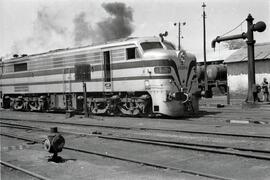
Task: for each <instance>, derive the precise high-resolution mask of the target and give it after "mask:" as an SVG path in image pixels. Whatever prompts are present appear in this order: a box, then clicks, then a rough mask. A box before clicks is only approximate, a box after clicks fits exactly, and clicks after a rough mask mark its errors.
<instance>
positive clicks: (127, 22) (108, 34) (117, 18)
mask: <svg viewBox="0 0 270 180" xmlns="http://www.w3.org/2000/svg"><path fill="white" fill-rule="evenodd" d="M102 7H103V8H104V10H105V11H106V12H107V13H108V14H109V15H110V17H108V18H106V19H104V20H102V21H100V22H97V23H96V26H95V28H93V27H92V26H91V24H90V23H89V22H87V21H86V13H84V12H82V13H80V14H79V15H77V16H76V17H75V18H74V20H73V22H74V42H75V45H85V44H89V43H100V42H106V41H110V40H115V39H119V38H125V37H128V36H129V35H131V33H132V32H133V30H134V27H133V24H132V22H133V10H132V8H131V7H127V6H126V5H125V4H124V3H119V2H115V3H103V4H102Z"/></svg>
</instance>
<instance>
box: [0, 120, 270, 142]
mask: <svg viewBox="0 0 270 180" xmlns="http://www.w3.org/2000/svg"><path fill="white" fill-rule="evenodd" d="M0 120H2V121H3V120H5V121H7V120H8V121H21V122H29V123H45V124H58V125H71V126H81V127H97V128H106V129H121V130H145V131H160V132H175V133H188V134H202V135H217V136H229V137H244V138H258V139H270V136H267V135H255V134H240V133H234V134H233V133H224V132H209V131H197V130H196V131H195V130H179V129H165V128H147V127H130V126H114V125H102V124H93V123H92V124H86V123H73V122H64V121H44V120H27V119H14V118H0ZM2 121H1V122H2Z"/></svg>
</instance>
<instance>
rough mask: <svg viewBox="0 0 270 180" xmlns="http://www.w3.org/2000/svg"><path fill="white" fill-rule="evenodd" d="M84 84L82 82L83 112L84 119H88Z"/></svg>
mask: <svg viewBox="0 0 270 180" xmlns="http://www.w3.org/2000/svg"><path fill="white" fill-rule="evenodd" d="M86 92H87V90H86V82H84V81H83V110H84V117H89V115H88V108H87V95H86Z"/></svg>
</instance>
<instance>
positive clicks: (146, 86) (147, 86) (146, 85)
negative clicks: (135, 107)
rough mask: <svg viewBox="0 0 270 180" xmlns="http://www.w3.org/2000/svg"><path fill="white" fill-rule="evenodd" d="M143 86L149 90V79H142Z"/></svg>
mask: <svg viewBox="0 0 270 180" xmlns="http://www.w3.org/2000/svg"><path fill="white" fill-rule="evenodd" d="M144 86H145V90H150V89H151V86H150V82H149V80H145V81H144Z"/></svg>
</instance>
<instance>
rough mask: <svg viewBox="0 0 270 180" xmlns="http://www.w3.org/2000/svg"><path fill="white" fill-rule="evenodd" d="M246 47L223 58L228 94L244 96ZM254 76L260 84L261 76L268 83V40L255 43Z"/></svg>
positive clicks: (269, 54)
mask: <svg viewBox="0 0 270 180" xmlns="http://www.w3.org/2000/svg"><path fill="white" fill-rule="evenodd" d="M247 56H248V55H247V47H246V46H245V47H242V48H241V49H239V50H237V51H236V52H234V53H233V54H232V55H230V56H229V57H227V58H226V59H225V60H224V63H225V64H226V65H227V83H228V86H229V88H230V94H232V95H239V97H240V96H241V95H244V96H246V95H247V91H248V63H247V60H248V57H247ZM255 74H256V75H255V78H256V84H259V85H261V83H262V81H263V78H264V77H265V78H267V80H268V82H269V83H270V42H267V43H260V44H255Z"/></svg>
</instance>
